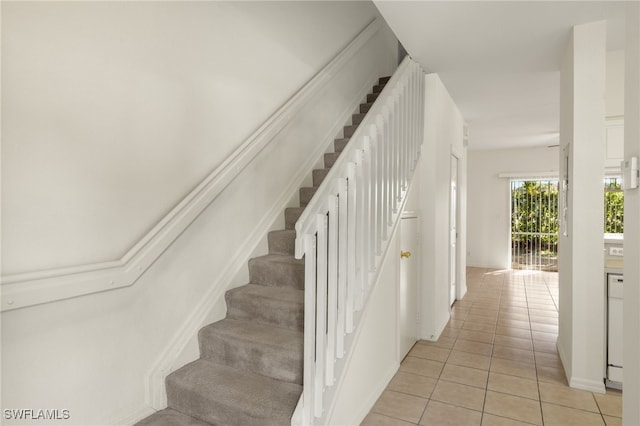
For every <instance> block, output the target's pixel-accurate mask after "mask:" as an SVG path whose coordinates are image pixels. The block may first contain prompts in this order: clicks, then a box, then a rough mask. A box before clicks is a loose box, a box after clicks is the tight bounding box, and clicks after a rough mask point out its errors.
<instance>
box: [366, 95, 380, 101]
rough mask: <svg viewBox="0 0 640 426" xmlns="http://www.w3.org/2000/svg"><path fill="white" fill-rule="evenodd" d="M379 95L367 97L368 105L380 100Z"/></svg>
mask: <svg viewBox="0 0 640 426" xmlns="http://www.w3.org/2000/svg"><path fill="white" fill-rule="evenodd" d="M378 95H379V93H370V94H368V95H367V103H372V102H375V100H376V99H378Z"/></svg>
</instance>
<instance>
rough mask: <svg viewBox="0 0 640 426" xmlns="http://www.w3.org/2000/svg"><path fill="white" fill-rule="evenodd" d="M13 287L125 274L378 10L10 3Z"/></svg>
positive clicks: (7, 92) (9, 255)
mask: <svg viewBox="0 0 640 426" xmlns="http://www.w3.org/2000/svg"><path fill="white" fill-rule="evenodd" d="M2 7H3V13H2V33H3V37H2V38H3V46H2V59H3V70H2V71H3V75H2V78H3V89H4V90H3V128H2V139H3V140H2V142H3V153H2V154H3V156H2V166H3V167H2V177H3V179H2V205H3V218H2V220H3V222H2V225H3V236H2V245H3V248H4V250H3V253H2V262H3V274H4V275H7V274H14V273H21V272H30V271H39V270H44V269H50V268H59V267H69V266H76V265H83V264H88V263H95V262H104V261H110V260H115V259H118V258H119V257H121V256H122V255H123V254H124V253H125V252H126V251H127V250H128V249H129V248H131V247H132V246H133V245H134V244H135V243H136V242H137V241H138V240H139V239H140V238H141V237H142V236H143V235H144V234H145V233H146V231H148V230H149V229H150V228H151V227H152V226H153V225H155V224H156V223H157V222H158V221H159V220H160V219H161V218H162V217H163V216H164V215H165V214H166V213H167V212H168V211H169V210H170V209H171V208H172V207H174V206H175V204H176V203H177V202H178V201H179V200H180V199H181V198H182V197H184V196H185V195H186V194H187V193H188V192H189V191H190V190H191V189H193V188H194V187H195V186H196V185H197V184H198V183H199V182H200V181H201V180H202V179H203V178H204V177H205V176H206V175H207V174H208V173H209V172H210V171H212V170H213V169H214V168H215V167H216V166H218V165H220V164H221V163H222V161H223V160H224V159H226V158H227V157H228V155H229V154H230V153H231V152H232V151H233V150H234V148H235V147H237V146H238V145H239V144H240V143H241V142H242V141H243V140H244V139H245V138H246V137H247V136H249V135H250V134H251V133H252V132H253V131H254V130H255V129H257V128H258V126H259V125H260V124H261V123H262V122H264V121H265V120H266V119H267V117H269V116H270V115H271V114H272V113H273V111H275V109H276V108H277V107H278V106H280V105H282V104H283V103H284V102H285V101H286V100H287V99H288V98H289V97H290V96H291V95H292V94H293V93H294V92H295V91H296V90H297V89H299V88H300V87H301V86H302V85H303V84H304V83H305V82H306V81H307V80H309V79H310V78H311V77H312V76H313V75H314V74H315V73H316V72H317V71H318V70H319V68H320V67H321V66H323V65H324V64H326V63H327V62H328V61H329V60H330V59H331V58H332V57H333V56H334V55H335V54H336V52H337V50H338V49H339V48H340V47H342V46H344V45H345V44H346V42H347V41H349V40H350V39H351V38H352V37H354V36H355V35H356V34H357V32H358V31H359V30H360V29H361V28H362V27H363V26H364V25H365V24H366V23H367V22H369V21H370V20H371V19H372V17H373V16H375V15H376V14H377V11H376V9H375V7H374V6H373V5H370V4H362V3H357V2H346V3H342V2H341V3H335V2H330V3H324V2H291V3H284V4H283V3H270V2H249V3H245V2H195V3H190V2H152V3H147V2H103V3H99V2H98V3H96V2H46V3H33V2H7V3H3V5H2Z"/></svg>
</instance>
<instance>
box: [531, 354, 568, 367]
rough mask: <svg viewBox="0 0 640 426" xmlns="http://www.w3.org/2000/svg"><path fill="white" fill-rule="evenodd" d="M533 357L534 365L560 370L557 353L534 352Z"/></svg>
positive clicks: (560, 362) (560, 365)
mask: <svg viewBox="0 0 640 426" xmlns="http://www.w3.org/2000/svg"><path fill="white" fill-rule="evenodd" d="M535 357H536V365H544V366H547V367H556V368H562V361H560V355H558V354H557V353H555V354H551V353H547V352H535Z"/></svg>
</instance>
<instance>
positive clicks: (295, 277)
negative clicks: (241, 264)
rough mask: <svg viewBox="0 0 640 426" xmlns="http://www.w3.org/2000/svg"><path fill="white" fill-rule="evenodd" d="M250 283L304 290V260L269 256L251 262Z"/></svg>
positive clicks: (288, 256)
mask: <svg viewBox="0 0 640 426" xmlns="http://www.w3.org/2000/svg"><path fill="white" fill-rule="evenodd" d="M249 282H251V283H252V284H261V285H267V286H275V287H288V288H294V289H297V290H302V289H304V259H296V258H294V257H293V256H291V255H285V254H268V255H266V256H260V257H255V258H253V259H250V260H249Z"/></svg>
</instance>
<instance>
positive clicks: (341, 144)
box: [333, 138, 349, 152]
mask: <svg viewBox="0 0 640 426" xmlns="http://www.w3.org/2000/svg"><path fill="white" fill-rule="evenodd" d="M348 143H349V138H340V139H336V140H334V141H333V149H334V151H335V152H342V151H344V149H345V147H346V146H347V144H348Z"/></svg>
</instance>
